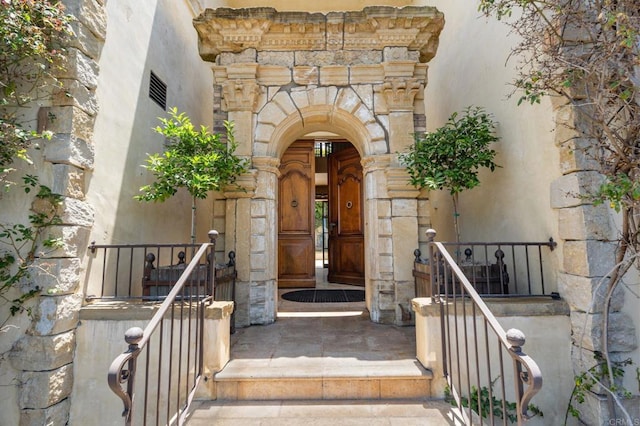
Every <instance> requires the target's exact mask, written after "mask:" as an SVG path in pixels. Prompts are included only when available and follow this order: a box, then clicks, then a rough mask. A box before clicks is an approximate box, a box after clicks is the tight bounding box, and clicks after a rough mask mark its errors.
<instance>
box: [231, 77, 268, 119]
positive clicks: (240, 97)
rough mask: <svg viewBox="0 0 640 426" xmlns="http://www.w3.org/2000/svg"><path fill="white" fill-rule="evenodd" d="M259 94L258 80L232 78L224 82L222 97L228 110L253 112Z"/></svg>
mask: <svg viewBox="0 0 640 426" xmlns="http://www.w3.org/2000/svg"><path fill="white" fill-rule="evenodd" d="M259 94H260V87H259V86H258V83H257V82H256V80H249V79H232V80H226V81H224V82H223V83H222V99H223V104H224V105H225V106H226V110H227V111H250V112H253V111H254V110H255V108H256V104H257V102H258V95H259Z"/></svg>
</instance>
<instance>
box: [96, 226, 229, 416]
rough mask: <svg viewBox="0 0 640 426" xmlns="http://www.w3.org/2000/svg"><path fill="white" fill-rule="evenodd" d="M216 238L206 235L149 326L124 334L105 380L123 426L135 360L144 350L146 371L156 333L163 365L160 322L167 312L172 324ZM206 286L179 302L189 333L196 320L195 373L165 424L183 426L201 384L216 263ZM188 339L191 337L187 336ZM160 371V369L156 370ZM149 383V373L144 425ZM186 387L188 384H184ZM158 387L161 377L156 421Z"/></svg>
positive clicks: (128, 410) (129, 409)
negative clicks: (119, 406)
mask: <svg viewBox="0 0 640 426" xmlns="http://www.w3.org/2000/svg"><path fill="white" fill-rule="evenodd" d="M217 237H218V232H217V231H209V239H210V242H209V243H204V244H202V245H201V246H200V248H199V249H198V251H197V252H196V254H195V255H194V256H193V258H192V259H191V262H189V264H188V265H187V266H186V268H185V270H184V272H183V273H182V275H181V276H180V278H179V279H178V281H177V282H176V284H175V285H174V286H173V287H172V289H171V291H170V292H169V294H168V295H167V296H166V298H165V299H164V300H163V302H162V304H161V305H160V307H159V308H158V311H157V312H156V313H155V314H154V315H153V317H152V318H151V320H150V321H149V323H148V324H147V326H146V327H145V328H144V330H143V329H142V328H140V327H132V328H130V329H129V330H127V332H126V333H125V341H126V342H127V344H128V345H129V347H128V349H127V350H126V351H125V352H124V353H122V354H120V355H119V356H118V357H117V358H116V359H115V360H114V361H113V362H112V363H111V366H110V367H109V373H108V377H107V381H108V383H109V387H110V388H111V390H112V391H113V392H114V393H115V394H116V395H117V396H118V397H119V398H120V399H121V400H122V402H123V404H124V411H123V413H122V416H123V417H124V419H125V425H127V426H129V425H131V424H132V420H133V412H134V402H135V398H134V394H135V378H136V370H137V360H138V357H139V356H140V355H141V354H142V353H143V350H144V349H145V348H146V349H147V350H146V354H147V358H146V367H147V369H148V367H149V364H150V359H149V358H150V357H151V354H150V349H149V347H150V346H149V342H150V341H151V338H152V336H153V335H154V333H155V332H156V331H159V334H160V337H159V339H160V340H159V341H160V343H159V346H160V349H159V351H158V357H159V363H160V364H161V363H162V349H163V348H162V338H163V337H162V332H163V320H164V319H165V317H166V316H168V315H169V312H170V311H171V314H170V317H171V319H172V320H174V319H175V316H174V310H175V306H176V301H177V299H178V296H179V295H181V294H183V290H184V288H185V284H186V283H187V282H188V281H189V279H190V275H191V274H192V273H193V271H194V270H196V268H197V267H198V266H199V264H200V261H201V260H202V259H203V258H205V257H206V253H207V251H208V250H210V251H211V256H212V260H213V253H214V252H215V242H216V239H217ZM209 268H210V271H209V274H208V277H209V283H208V284H209V285H207V286H204V287H206V291H205V293H206V294H203V295H196V296H195V297H193V295H192V294H191V292H190V293H189V295H188V296H182V297H181V298H180V303H181V308H184V305H185V303H187V304H188V309H189V314H188V315H187V318H188V321H189V323H188V325H187V326H188V329H189V331H191V327H192V325H191V318H192V317H193V316H195V317H196V318H197V322H196V325H195V327H196V328H195V335H196V339H197V342H195V347H196V350H195V353H194V354H193V356H194V360H193V361H194V364H193V365H194V367H195V372H194V380H193V383H192V385H191V387H190V388H189V389H188V395H187V396H186V397H185V399H184V401H185V403H182V402H181V398H180V390H179V389H178V391H177V403H176V409H175V412H173V413H172V412H170V405H171V404H170V403H169V402H167V407H166V408H167V423H173V422H174V421H177V423H178V424H182V423H183V422H184V418H185V416H186V414H187V410H188V406H189V404H190V402H191V400H192V398H193V394H194V392H195V389H196V387H197V385H198V383H199V381H200V378H201V375H202V371H203V338H204V330H203V328H204V306H205V305H206V304H208V303H210V302H211V301H212V300H213V296H212V295H213V291H214V285H215V284H214V279H215V262H214V261H211V262H210V263H209ZM200 287H201V286H197V288H198V289H199V288H200ZM193 303H195V305H196V313H195V315H191V308H192V305H193ZM179 321H180V326H179V327H180V330H179V333H180V336H179V339H180V343H182V338H183V336H182V332H183V324H182V322H183V321H184V315H182V313H181V314H180V319H179ZM171 331H173V323H172V325H171ZM189 337H190V336H189ZM170 340H171V342H170V343H169V345H170V346H169V350H172V347H171V346H173V345H172V344H173V333H171V339H170ZM178 347H179V351H180V352H179V358H180V359H179V361H178V363H177V364H178V376H180V373H181V371H180V368H181V365H182V364H181V363H180V361H182V345H178ZM191 355H192V354H191V352H188V358H190V357H191ZM171 356H172V354H171V355H170V357H171ZM190 362H191V360H190V359H188V360H187V364H190ZM168 364H169V379H168V383H167V385H168V390H167V392H168V396H167V398H168V399H170V393H171V368H172V367H173V366H172V363H171V360H170V362H169V363H168ZM187 367H189V365H187ZM159 370H160V369H159ZM158 374H160V372H158ZM181 379H182V378H181V377H178V381H180V380H181ZM148 381H149V377H148V372H147V375H146V376H145V382H146V383H145V395H144V405H145V407H144V409H145V412H144V422H143V423H145V424H146V421H147V417H146V408H147V405H148V401H147V392H146V391H147V388H148ZM187 382H188V379H187V380H185V383H187ZM179 384H180V383H178V388H179ZM123 385H126V387H125V388H123ZM187 385H188V383H187ZM160 387H161V385H160V376H158V389H157V392H158V395H157V396H156V417H157V416H158V413H159V411H158V410H159V399H160V393H161V389H160ZM156 423H157V418H156Z"/></svg>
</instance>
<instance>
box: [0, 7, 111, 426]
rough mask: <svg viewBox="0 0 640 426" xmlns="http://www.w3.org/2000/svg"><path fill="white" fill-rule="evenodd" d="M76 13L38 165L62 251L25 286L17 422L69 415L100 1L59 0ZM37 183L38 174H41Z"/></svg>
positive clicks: (102, 16)
mask: <svg viewBox="0 0 640 426" xmlns="http://www.w3.org/2000/svg"><path fill="white" fill-rule="evenodd" d="M63 3H64V4H65V6H66V8H67V12H68V13H69V14H72V15H74V16H75V17H76V21H75V22H74V23H73V29H74V31H75V35H76V37H75V38H74V39H73V40H71V43H70V46H69V49H68V56H67V63H66V64H65V70H64V71H63V73H62V74H61V75H59V78H60V80H61V81H62V83H63V85H64V89H63V90H61V91H56V92H55V93H53V96H52V99H51V106H50V107H48V113H49V116H50V117H55V119H53V120H49V122H48V123H47V124H46V128H47V129H48V130H51V131H52V132H54V134H55V135H54V137H53V139H52V140H51V141H50V142H47V143H46V144H45V148H44V152H43V155H44V161H45V168H44V169H45V170H49V166H50V169H51V170H52V176H50V177H49V176H47V178H50V180H51V182H50V185H51V188H52V189H53V191H54V192H57V193H60V194H62V195H64V196H65V199H64V202H63V205H62V207H61V210H60V215H61V217H62V224H61V225H60V226H56V227H55V228H54V229H53V234H54V235H55V236H58V237H61V238H62V239H63V241H64V245H63V247H62V248H60V249H58V250H56V251H55V252H52V253H47V254H46V255H43V256H42V257H40V258H39V259H38V260H37V264H36V267H37V268H39V270H40V272H39V273H38V274H37V275H36V276H35V277H34V280H33V283H32V285H36V286H39V287H40V288H41V289H42V295H41V296H40V297H39V298H38V299H37V301H36V306H35V308H34V310H33V320H32V323H31V326H30V327H29V329H28V330H27V331H26V333H25V335H24V336H23V337H22V338H20V339H19V340H18V341H17V343H16V344H15V345H14V347H13V349H12V351H11V354H10V358H11V363H12V366H13V367H14V368H15V369H16V370H18V377H17V378H16V379H17V382H18V383H20V390H19V397H18V404H19V408H20V425H43V424H55V425H64V424H66V423H67V421H68V418H69V409H70V398H69V396H70V394H71V389H72V385H73V359H74V353H75V338H76V327H77V325H78V316H79V311H80V307H81V305H82V299H83V295H82V294H81V288H80V275H81V263H82V260H81V259H82V258H83V256H84V253H85V249H86V247H87V245H88V236H89V231H90V229H91V227H92V225H93V216H94V213H93V209H92V207H91V206H90V205H88V204H87V203H86V202H85V201H84V198H85V171H87V170H91V169H92V168H93V161H94V156H93V147H92V133H93V126H94V122H95V118H96V114H97V113H98V111H97V101H96V97H95V89H96V86H97V77H98V65H97V61H98V58H99V57H100V52H101V49H102V46H103V43H104V40H105V37H106V29H107V25H106V24H107V23H106V11H105V5H104V1H103V0H65V1H64V2H63ZM41 178H42V179H43V181H45V178H44V177H41Z"/></svg>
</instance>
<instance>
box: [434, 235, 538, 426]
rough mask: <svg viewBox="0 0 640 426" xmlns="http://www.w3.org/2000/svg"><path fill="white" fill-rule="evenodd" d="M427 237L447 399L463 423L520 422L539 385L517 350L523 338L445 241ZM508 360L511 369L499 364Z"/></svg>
mask: <svg viewBox="0 0 640 426" xmlns="http://www.w3.org/2000/svg"><path fill="white" fill-rule="evenodd" d="M427 236H428V239H429V252H430V255H429V257H430V259H432V261H431V262H429V270H430V271H429V279H430V283H431V289H432V292H431V295H432V296H431V297H432V300H433V301H434V302H435V303H437V304H438V305H439V307H440V318H441V321H440V324H441V333H442V353H443V370H444V375H445V378H446V380H447V384H448V391H449V393H450V397H451V398H453V401H455V404H456V405H457V406H458V407H459V408H460V411H461V413H462V414H463V416H464V417H465V422H466V424H485V423H486V424H489V425H494V424H498V423H500V422H501V423H502V424H504V425H506V424H510V422H517V424H519V425H520V424H522V422H523V421H524V420H526V419H527V418H529V417H530V416H531V412H535V411H536V408H535V406H531V405H530V401H531V398H533V396H534V395H535V394H536V393H537V392H538V391H539V390H540V388H541V387H542V373H541V371H540V369H539V368H538V365H537V364H536V362H535V361H534V360H533V359H532V358H531V357H529V356H527V355H526V354H525V353H524V352H523V351H522V346H523V345H524V343H525V336H524V334H523V333H522V332H521V331H519V330H516V329H510V330H508V331H505V330H504V329H503V328H502V326H501V325H500V324H499V323H498V321H497V320H496V318H495V317H494V315H493V314H492V313H491V311H490V310H489V308H488V307H487V305H486V304H485V303H484V301H483V300H482V298H481V297H480V295H479V294H478V292H477V291H476V289H475V287H474V285H473V284H472V283H471V282H470V280H469V279H468V278H467V276H465V274H464V273H463V271H462V269H461V267H460V266H459V265H458V263H457V262H456V260H455V259H454V257H453V256H452V254H451V253H450V252H449V250H448V249H447V248H448V247H447V245H446V244H444V243H440V242H435V241H434V240H435V231H433V230H429V231H427ZM434 259H437V260H436V261H434ZM509 359H511V363H512V369H511V371H509V369H507V368H505V364H506V363H507V362H508V360H509ZM508 384H509V385H508ZM510 401H512V402H510Z"/></svg>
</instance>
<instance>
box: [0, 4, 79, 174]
mask: <svg viewBox="0 0 640 426" xmlns="http://www.w3.org/2000/svg"><path fill="white" fill-rule="evenodd" d="M72 22H73V17H72V16H70V15H67V14H66V13H65V8H64V5H63V4H62V2H60V1H51V0H37V1H36V0H1V1H0V183H1V182H4V181H5V179H6V175H7V174H8V173H9V172H10V171H12V170H13V169H12V167H11V165H12V164H13V162H14V160H16V159H21V160H24V161H27V162H30V159H29V156H28V149H29V148H30V147H31V146H32V142H33V141H34V140H35V139H37V138H41V137H45V138H49V137H50V136H51V135H50V134H48V133H44V134H39V133H37V132H36V131H34V130H32V129H31V128H32V127H33V126H29V125H28V124H29V123H25V119H24V116H23V114H22V113H23V109H24V108H25V107H29V106H31V105H33V102H35V101H37V100H39V99H44V98H46V97H48V96H50V94H51V90H52V88H55V87H60V86H61V84H60V82H59V81H58V80H57V78H56V76H57V75H59V72H60V70H61V69H62V68H63V66H64V58H65V54H66V50H65V45H66V43H67V38H68V36H70V35H71V34H73V30H72V28H71V23H72Z"/></svg>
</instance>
